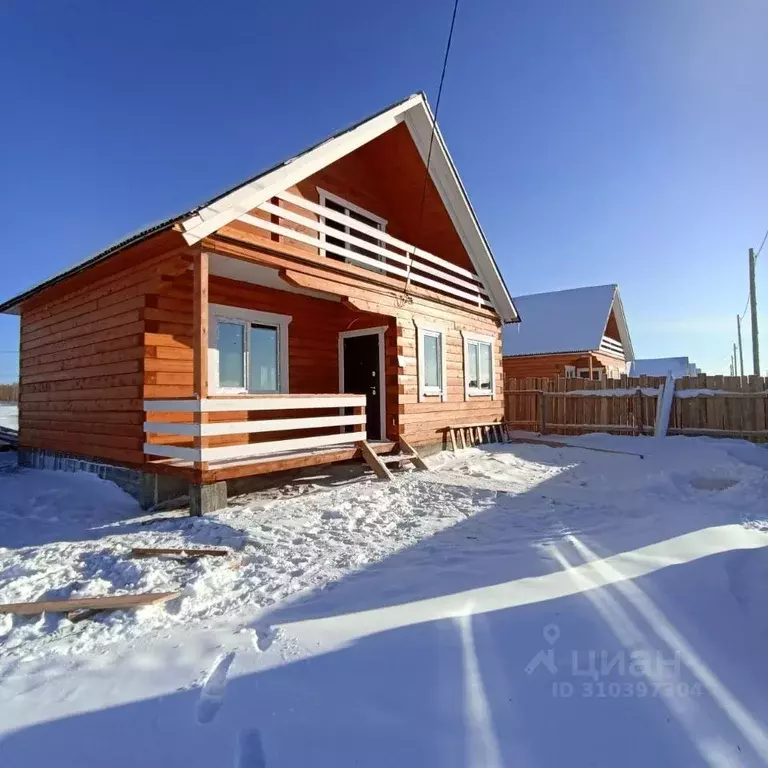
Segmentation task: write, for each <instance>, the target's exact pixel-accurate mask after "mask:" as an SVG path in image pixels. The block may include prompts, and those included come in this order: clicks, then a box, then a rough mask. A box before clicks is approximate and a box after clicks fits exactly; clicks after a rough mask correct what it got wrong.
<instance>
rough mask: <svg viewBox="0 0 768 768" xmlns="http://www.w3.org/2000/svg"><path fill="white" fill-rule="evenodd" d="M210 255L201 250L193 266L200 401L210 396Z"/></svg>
mask: <svg viewBox="0 0 768 768" xmlns="http://www.w3.org/2000/svg"><path fill="white" fill-rule="evenodd" d="M208 277H209V275H208V252H207V251H203V250H201V251H199V252H198V253H197V254H196V257H195V264H194V289H193V297H192V304H193V307H192V327H193V330H192V347H193V355H194V356H193V363H192V379H193V386H194V392H195V395H196V396H197V399H198V400H202V399H203V398H205V397H208V333H209V329H208ZM192 418H193V423H194V424H195V425H196V426H197V427H198V428H199V429H201V430H202V425H203V424H204V423H206V422H207V421H208V415H207V414H205V413H202V412H196V413H195V414H194V415H193V417H192ZM192 445H193V446H194V448H195V450H197V451H199V452H201V451H202V449H203V448H205V447H206V446H207V445H208V440H207V439H206V438H204V437H202V436H201V435H195V436H194V437H193V438H192ZM206 469H208V464H207V462H205V461H196V462H195V470H196V471H198V472H204V471H205V470H206Z"/></svg>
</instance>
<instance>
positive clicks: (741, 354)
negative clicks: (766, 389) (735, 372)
mask: <svg viewBox="0 0 768 768" xmlns="http://www.w3.org/2000/svg"><path fill="white" fill-rule="evenodd" d="M736 330H737V331H738V332H739V376H741V378H742V379H743V378H744V352H743V351H742V348H741V315H736Z"/></svg>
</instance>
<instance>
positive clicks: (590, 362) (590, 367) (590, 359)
mask: <svg viewBox="0 0 768 768" xmlns="http://www.w3.org/2000/svg"><path fill="white" fill-rule="evenodd" d="M589 380H590V381H592V355H590V356H589Z"/></svg>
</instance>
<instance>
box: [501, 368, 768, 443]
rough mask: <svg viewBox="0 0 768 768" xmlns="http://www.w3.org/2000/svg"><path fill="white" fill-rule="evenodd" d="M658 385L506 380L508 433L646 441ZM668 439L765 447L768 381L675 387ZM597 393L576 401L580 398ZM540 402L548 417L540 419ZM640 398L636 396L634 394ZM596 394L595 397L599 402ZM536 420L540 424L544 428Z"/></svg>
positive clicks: (708, 379)
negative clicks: (726, 440) (729, 440)
mask: <svg viewBox="0 0 768 768" xmlns="http://www.w3.org/2000/svg"><path fill="white" fill-rule="evenodd" d="M663 384H664V378H663V377H657V376H639V377H627V376H622V377H621V379H607V380H603V381H592V380H588V379H565V378H557V379H541V378H537V377H529V378H522V379H512V378H508V379H506V381H505V391H504V402H505V413H506V420H507V422H508V423H509V425H510V426H511V427H512V428H513V429H520V430H526V431H531V432H537V431H542V430H543V431H547V432H558V433H560V434H565V435H568V434H583V433H585V432H589V431H595V432H615V433H616V434H652V433H653V425H654V423H655V421H656V413H657V410H658V397H657V395H656V394H653V393H649V392H648V390H660V389H661V387H662V386H663ZM690 390H696V392H695V393H691V396H688V397H684V396H680V397H675V400H674V402H673V408H672V414H671V418H670V425H669V434H684V435H695V434H701V435H710V436H722V437H740V436H743V437H744V438H745V439H749V440H752V441H754V442H768V379H766V378H763V377H760V376H749V377H746V376H745V377H744V378H741V377H739V376H706V375H703V374H702V375H700V376H692V377H685V378H680V379H677V380H676V381H675V391H676V393H678V392H679V393H683V392H685V391H690ZM585 391H589V392H595V393H596V394H594V395H582V394H579V393H581V392H585ZM541 392H547V393H548V394H547V395H546V414H542V402H543V398H542V397H541V396H540V393H541ZM638 392H639V394H638ZM598 393H599V394H598ZM542 415H545V416H546V423H545V424H544V425H543V427H542Z"/></svg>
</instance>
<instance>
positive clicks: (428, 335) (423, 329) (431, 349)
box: [417, 325, 447, 400]
mask: <svg viewBox="0 0 768 768" xmlns="http://www.w3.org/2000/svg"><path fill="white" fill-rule="evenodd" d="M417 334H418V363H419V399H421V398H422V397H423V396H425V395H426V396H431V395H436V396H439V397H440V398H441V399H442V400H445V399H446V393H447V386H446V375H445V330H444V329H443V328H440V327H439V326H431V325H418V326H417Z"/></svg>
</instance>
